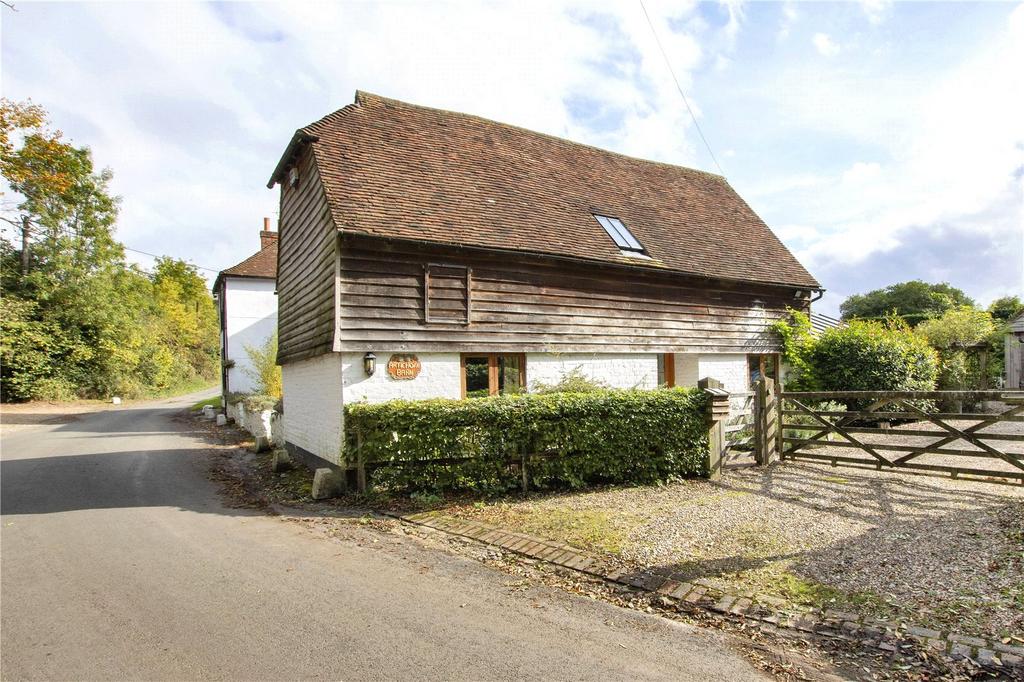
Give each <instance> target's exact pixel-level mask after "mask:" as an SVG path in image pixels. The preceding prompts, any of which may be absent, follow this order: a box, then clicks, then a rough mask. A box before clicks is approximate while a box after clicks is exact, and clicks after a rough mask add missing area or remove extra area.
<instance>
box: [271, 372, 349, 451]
mask: <svg viewBox="0 0 1024 682" xmlns="http://www.w3.org/2000/svg"><path fill="white" fill-rule="evenodd" d="M341 378H342V360H341V354H339V353H327V354H326V355H319V356H317V357H315V358H311V359H309V360H300V361H298V362H289V363H287V364H285V365H283V366H282V367H281V379H282V386H283V389H284V439H285V443H286V444H287V445H291V446H297V447H299V448H302V449H303V450H305V451H306V452H309V453H312V454H314V455H316V456H317V457H320V458H321V459H324V460H327V461H328V462H330V463H331V464H337V463H338V462H339V459H340V455H341V433H342V407H343V403H342V388H341Z"/></svg>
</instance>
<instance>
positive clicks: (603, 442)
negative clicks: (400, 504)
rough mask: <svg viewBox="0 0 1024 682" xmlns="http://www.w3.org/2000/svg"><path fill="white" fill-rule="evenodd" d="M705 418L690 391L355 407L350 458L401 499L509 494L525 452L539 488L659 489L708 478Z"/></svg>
mask: <svg viewBox="0 0 1024 682" xmlns="http://www.w3.org/2000/svg"><path fill="white" fill-rule="evenodd" d="M705 410H706V407H705V397H704V394H703V393H702V392H701V391H699V390H697V389H683V388H675V389H670V390H658V391H639V390H634V391H610V390H609V391H595V392H590V393H553V394H549V395H534V394H526V395H515V396H495V397H491V398H482V399H477V400H422V401H402V400H395V401H391V402H387V403H380V404H374V405H371V404H360V403H357V404H353V405H349V406H346V408H345V434H346V443H345V457H346V460H347V461H348V462H349V463H354V462H355V461H357V459H358V458H359V457H360V456H361V457H362V459H363V461H364V462H366V463H376V464H384V465H385V466H380V467H370V468H372V469H373V482H374V484H375V485H378V486H382V487H387V488H391V489H396V490H434V491H441V490H445V489H460V488H461V489H471V490H476V491H480V492H485V493H500V492H504V491H506V490H510V489H512V488H515V487H517V486H519V485H521V482H522V478H521V477H522V474H521V471H520V470H519V469H518V467H517V466H516V465H515V464H514V463H513V462H518V461H519V460H520V457H521V455H522V453H528V455H531V456H530V457H528V458H527V474H528V476H529V482H530V485H531V487H532V488H553V487H570V488H578V487H582V486H584V485H587V484H591V483H636V484H647V483H655V482H659V481H666V480H670V479H674V478H678V477H682V476H686V475H699V474H705V473H706V471H705V468H706V462H707V454H708V442H707V436H706V434H707V432H706V426H705V423H704V420H705ZM452 460H462V461H452ZM392 463H393V464H392ZM399 463H401V464H399Z"/></svg>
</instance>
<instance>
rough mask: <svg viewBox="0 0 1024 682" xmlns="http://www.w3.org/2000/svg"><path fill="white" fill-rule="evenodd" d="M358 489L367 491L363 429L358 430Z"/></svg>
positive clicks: (361, 492) (362, 491) (363, 492)
mask: <svg viewBox="0 0 1024 682" xmlns="http://www.w3.org/2000/svg"><path fill="white" fill-rule="evenodd" d="M356 490H357V491H359V494H361V495H363V494H365V493H366V458H365V456H364V455H363V431H362V429H357V430H356Z"/></svg>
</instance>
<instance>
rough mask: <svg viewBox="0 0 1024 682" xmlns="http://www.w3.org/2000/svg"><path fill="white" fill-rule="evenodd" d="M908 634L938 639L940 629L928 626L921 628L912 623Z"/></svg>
mask: <svg viewBox="0 0 1024 682" xmlns="http://www.w3.org/2000/svg"><path fill="white" fill-rule="evenodd" d="M907 634H908V635H913V636H914V637H924V638H925V639H938V638H939V636H940V635H939V631H938V630H929V629H928V628H919V627H917V626H916V625H911V626H910V627H908V628H907Z"/></svg>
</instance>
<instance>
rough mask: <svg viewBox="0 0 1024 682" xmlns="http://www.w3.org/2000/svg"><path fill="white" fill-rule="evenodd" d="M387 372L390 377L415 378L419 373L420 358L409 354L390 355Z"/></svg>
mask: <svg viewBox="0 0 1024 682" xmlns="http://www.w3.org/2000/svg"><path fill="white" fill-rule="evenodd" d="M388 374H389V375H390V376H391V378H392V379H415V378H416V377H417V376H419V374H420V359H419V358H418V357H416V356H415V355H410V354H403V355H392V356H391V358H390V359H389V360H388Z"/></svg>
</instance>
